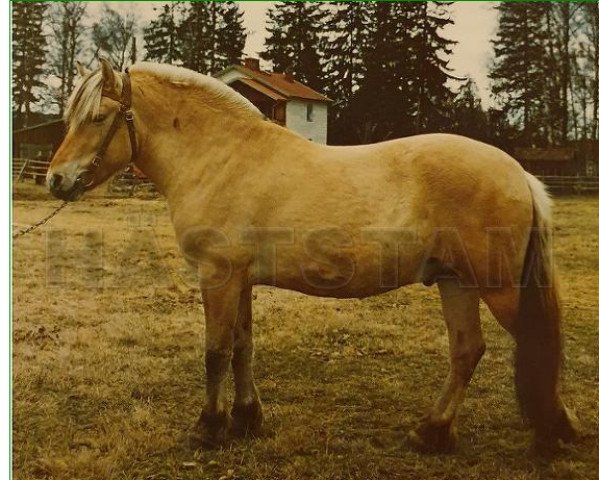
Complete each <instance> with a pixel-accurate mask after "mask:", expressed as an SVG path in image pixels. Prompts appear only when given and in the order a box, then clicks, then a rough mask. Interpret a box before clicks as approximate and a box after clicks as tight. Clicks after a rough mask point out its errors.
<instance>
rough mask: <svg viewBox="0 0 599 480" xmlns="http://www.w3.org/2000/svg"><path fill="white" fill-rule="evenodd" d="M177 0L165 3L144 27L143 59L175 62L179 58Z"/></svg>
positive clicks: (155, 9)
mask: <svg viewBox="0 0 599 480" xmlns="http://www.w3.org/2000/svg"><path fill="white" fill-rule="evenodd" d="M179 8H180V4H179V3H178V2H172V3H165V4H164V5H162V7H160V9H158V8H156V7H154V11H157V10H159V11H160V13H159V14H158V17H157V18H155V19H154V20H152V21H151V22H150V23H149V25H148V26H146V27H145V28H144V42H145V46H146V52H145V56H144V59H145V60H152V61H155V62H162V63H176V62H177V61H179V60H181V47H180V39H179V18H178V14H179V11H178V10H179Z"/></svg>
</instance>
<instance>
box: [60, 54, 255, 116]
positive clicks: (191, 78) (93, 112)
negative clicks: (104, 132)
mask: <svg viewBox="0 0 599 480" xmlns="http://www.w3.org/2000/svg"><path fill="white" fill-rule="evenodd" d="M129 71H130V72H131V73H134V72H140V73H147V74H150V75H155V76H156V77H159V78H161V79H165V80H168V81H170V82H172V83H173V84H174V85H180V86H192V87H193V86H195V87H198V88H200V89H203V90H204V91H206V92H208V93H209V94H211V95H212V97H213V98H214V99H215V100H218V101H220V102H222V103H223V104H224V105H226V106H228V107H233V108H234V109H237V110H238V111H240V112H242V113H248V114H250V115H255V116H262V113H261V112H260V110H258V109H257V108H256V106H255V105H254V104H253V103H252V102H250V101H249V100H248V99H247V98H245V97H244V96H243V95H241V94H240V93H238V92H236V91H235V90H233V89H232V88H231V87H229V86H228V85H226V84H225V83H224V82H221V81H220V80H217V79H216V78H213V77H209V76H207V75H203V74H201V73H198V72H194V71H193V70H189V69H187V68H182V67H175V66H172V65H165V64H160V63H148V62H141V63H137V64H135V65H133V66H132V67H131V68H130V69H129ZM102 86H103V80H102V72H101V70H100V69H98V70H96V71H94V72H92V73H90V74H88V75H86V76H85V77H84V78H83V79H82V80H81V81H80V83H79V84H78V85H77V86H76V87H75V89H74V90H73V93H72V94H71V97H70V98H69V101H68V103H67V108H66V110H65V116H64V119H65V122H67V123H68V124H69V125H74V126H78V125H81V124H82V123H84V122H86V121H89V120H90V119H92V118H93V117H95V116H97V115H98V112H99V109H100V100H101V98H102ZM133 105H134V106H135V100H133Z"/></svg>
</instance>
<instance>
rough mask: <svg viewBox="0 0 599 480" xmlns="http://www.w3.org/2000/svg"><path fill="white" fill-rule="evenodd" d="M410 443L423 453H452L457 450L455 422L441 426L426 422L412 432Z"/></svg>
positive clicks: (409, 437)
mask: <svg viewBox="0 0 599 480" xmlns="http://www.w3.org/2000/svg"><path fill="white" fill-rule="evenodd" d="M408 442H409V443H410V444H411V446H412V447H413V448H414V449H416V450H417V451H419V452H422V453H451V452H453V451H454V450H455V448H456V443H457V433H456V428H455V426H454V425H453V422H451V423H448V424H441V425H434V424H432V423H429V422H424V423H422V424H421V425H420V426H419V427H418V428H417V429H416V430H412V431H410V433H409V434H408Z"/></svg>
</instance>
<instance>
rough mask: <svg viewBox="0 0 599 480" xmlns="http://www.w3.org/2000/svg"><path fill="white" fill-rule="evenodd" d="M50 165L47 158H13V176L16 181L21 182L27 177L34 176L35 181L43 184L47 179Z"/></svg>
mask: <svg viewBox="0 0 599 480" xmlns="http://www.w3.org/2000/svg"><path fill="white" fill-rule="evenodd" d="M48 165H49V162H48V161H47V160H35V159H32V158H13V160H12V178H13V180H14V181H15V182H21V181H23V180H24V179H25V178H33V180H34V181H35V183H37V184H42V183H44V181H45V180H46V172H47V171H48Z"/></svg>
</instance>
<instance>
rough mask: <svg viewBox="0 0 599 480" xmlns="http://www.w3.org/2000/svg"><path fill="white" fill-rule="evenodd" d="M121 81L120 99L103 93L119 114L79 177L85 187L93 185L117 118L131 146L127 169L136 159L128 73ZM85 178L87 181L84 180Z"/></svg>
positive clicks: (114, 129)
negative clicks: (121, 122)
mask: <svg viewBox="0 0 599 480" xmlns="http://www.w3.org/2000/svg"><path fill="white" fill-rule="evenodd" d="M121 80H122V82H123V89H122V92H121V97H120V98H119V97H116V96H113V95H112V94H110V93H103V94H102V96H103V97H107V98H110V99H112V100H114V101H115V102H118V103H119V113H118V114H117V115H116V116H115V117H114V119H113V120H112V124H111V125H110V129H109V130H108V134H107V135H106V137H104V140H103V141H102V144H101V145H100V148H98V151H97V152H96V155H95V156H94V159H93V160H92V163H91V164H90V165H89V167H88V168H87V169H86V170H85V171H84V172H83V174H82V175H81V176H80V177H79V180H80V181H81V182H84V186H85V187H89V186H91V184H92V183H93V174H94V173H95V171H96V170H97V168H98V167H99V166H100V163H101V162H102V161H103V160H104V156H105V155H106V151H107V150H108V147H109V146H110V142H111V141H112V138H113V137H114V135H115V133H116V130H117V128H118V126H119V118H120V117H121V116H122V118H123V120H125V124H126V125H127V130H128V131H129V143H130V144H131V159H130V160H129V166H128V169H131V166H132V164H133V162H135V160H136V159H137V140H136V137H135V125H134V123H133V112H132V111H131V78H130V77H129V71H128V70H125V73H124V75H122V76H121ZM85 177H87V179H85Z"/></svg>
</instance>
